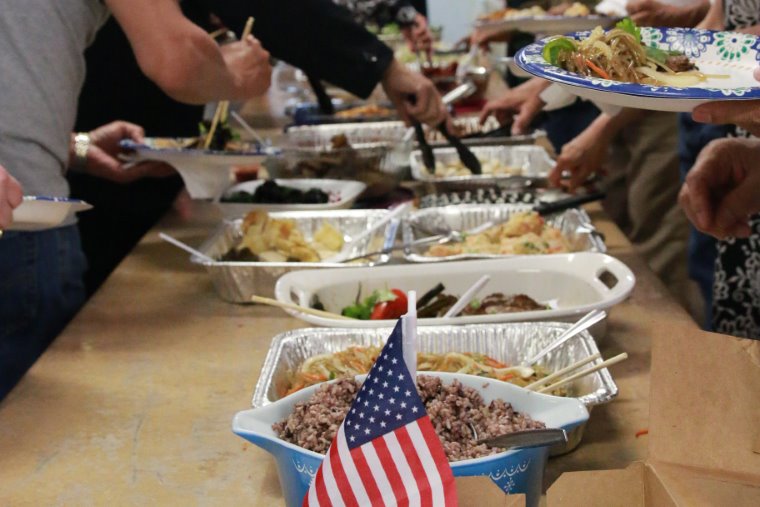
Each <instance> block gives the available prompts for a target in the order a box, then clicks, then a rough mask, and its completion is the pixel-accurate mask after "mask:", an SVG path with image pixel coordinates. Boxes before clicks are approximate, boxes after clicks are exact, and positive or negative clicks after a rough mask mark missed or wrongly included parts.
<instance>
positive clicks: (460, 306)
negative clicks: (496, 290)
mask: <svg viewBox="0 0 760 507" xmlns="http://www.w3.org/2000/svg"><path fill="white" fill-rule="evenodd" d="M489 280H491V275H483V276H481V277H480V280H478V281H477V282H475V283H474V284H473V285H472V287H470V288H469V289H467V290H466V291H465V293H464V294H462V297H460V298H459V300H458V301H457V302H456V303H454V306H452V307H451V308H449V311H448V312H446V313H444V314H443V318H444V319H446V318H449V317H456V316H457V314H458V313H459V312H461V311H462V310H464V307H465V306H467V305H468V304H470V301H472V298H474V297H475V295H476V294H477V293H478V292H479V291H480V289H482V288H483V287H484V286H485V284H487V283H488V281H489Z"/></svg>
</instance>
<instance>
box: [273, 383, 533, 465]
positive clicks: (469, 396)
mask: <svg viewBox="0 0 760 507" xmlns="http://www.w3.org/2000/svg"><path fill="white" fill-rule="evenodd" d="M359 387H361V385H360V384H359V383H358V382H356V381H355V380H352V379H342V380H338V381H337V382H333V383H325V384H322V385H321V386H320V387H319V389H317V390H316V392H315V393H314V395H313V396H312V397H311V398H309V399H308V400H307V401H305V402H301V403H297V404H296V406H295V408H294V410H293V413H292V414H290V415H289V416H288V418H287V419H285V420H283V421H280V422H278V423H275V424H273V425H272V429H274V431H275V433H277V435H278V436H279V437H280V438H282V439H283V440H285V441H287V442H291V443H293V444H296V445H298V446H300V447H303V448H304V449H309V450H311V451H315V452H318V453H321V454H324V453H326V452H327V449H329V447H330V443H331V442H332V440H333V438H335V435H336V434H337V432H338V428H339V427H340V424H341V423H342V422H343V419H344V418H345V417H346V414H347V413H348V409H349V408H350V407H351V403H352V401H353V399H354V397H355V396H356V393H357V392H358V391H359ZM417 391H418V392H419V394H420V397H421V398H422V401H423V403H424V404H425V408H426V410H427V413H428V415H429V416H430V420H431V422H432V423H433V427H434V428H435V431H436V433H437V434H438V438H440V440H441V443H442V444H443V448H444V450H445V451H446V456H447V457H448V458H449V461H460V460H463V459H470V458H479V457H482V456H488V455H491V454H497V453H499V452H501V451H502V450H501V449H500V448H496V447H487V446H486V445H485V444H477V443H476V441H475V439H474V438H473V433H472V429H471V428H470V425H472V426H473V427H474V428H475V430H476V431H477V435H478V439H483V438H489V437H494V436H497V435H503V434H506V433H511V432H514V431H523V430H529V429H540V428H545V427H546V425H545V424H544V423H542V422H540V421H534V420H533V419H531V418H530V416H528V415H526V414H521V413H518V412H515V411H514V410H513V409H512V405H511V404H510V403H507V402H505V401H504V400H494V401H492V402H491V403H489V404H488V405H485V403H484V402H483V397H482V396H481V395H480V393H478V392H477V391H476V390H475V389H472V388H470V387H465V386H463V385H462V384H461V383H460V382H459V381H458V380H454V382H453V383H452V384H451V385H446V386H444V385H443V384H442V382H441V379H440V378H439V377H432V376H427V375H420V376H418V377H417Z"/></svg>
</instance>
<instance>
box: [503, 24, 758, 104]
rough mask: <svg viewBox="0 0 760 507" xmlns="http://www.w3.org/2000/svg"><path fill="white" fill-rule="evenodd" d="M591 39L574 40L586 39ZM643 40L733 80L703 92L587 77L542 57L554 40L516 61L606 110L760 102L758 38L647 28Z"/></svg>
mask: <svg viewBox="0 0 760 507" xmlns="http://www.w3.org/2000/svg"><path fill="white" fill-rule="evenodd" d="M589 33H590V32H577V33H574V34H570V35H569V36H570V37H574V38H575V39H583V38H585V37H588V35H589ZM641 38H642V42H643V43H644V44H645V45H647V46H651V47H656V48H659V49H664V50H676V51H681V52H683V53H684V54H685V55H686V56H688V57H689V58H691V59H692V60H693V61H694V63H695V64H696V65H697V67H698V68H699V70H700V71H701V72H703V73H705V74H710V75H725V76H728V77H727V78H717V77H716V78H708V79H707V80H706V81H704V82H702V83H700V84H698V85H697V86H693V87H689V88H676V87H671V86H652V85H644V84H637V83H623V82H620V81H611V80H608V79H602V78H595V77H586V76H581V75H580V74H576V73H574V72H568V71H566V70H564V69H561V68H559V67H557V66H554V65H552V64H550V63H548V62H546V61H545V60H544V58H543V56H542V54H541V53H542V51H543V48H544V45H545V44H546V42H547V41H548V40H550V39H544V40H541V41H538V42H536V43H534V44H531V45H529V46H526V47H525V48H523V49H522V50H520V51H519V52H518V54H517V56H516V57H515V60H516V62H517V65H518V66H519V67H520V68H521V69H523V70H525V71H526V72H528V73H530V74H533V75H534V76H538V77H541V78H544V79H548V80H550V81H554V82H556V83H558V84H560V85H561V86H563V87H565V88H567V90H568V91H569V92H571V93H573V94H575V95H578V96H580V97H582V98H585V99H588V100H592V101H594V102H597V103H600V104H612V105H615V106H621V107H633V108H638V109H652V110H656V111H677V112H689V111H691V110H692V109H694V108H695V107H696V106H697V105H699V104H702V103H705V102H710V101H715V100H751V99H760V82H757V81H756V80H755V79H754V77H753V76H752V72H753V70H754V69H755V67H757V66H758V61H759V60H760V40H758V37H756V36H754V35H749V34H742V33H736V32H714V31H711V30H699V29H692V28H641Z"/></svg>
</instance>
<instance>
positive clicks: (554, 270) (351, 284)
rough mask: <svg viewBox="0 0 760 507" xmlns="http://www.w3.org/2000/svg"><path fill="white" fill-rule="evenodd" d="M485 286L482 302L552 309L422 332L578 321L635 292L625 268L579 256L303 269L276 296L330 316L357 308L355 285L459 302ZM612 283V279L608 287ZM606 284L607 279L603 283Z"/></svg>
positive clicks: (365, 324)
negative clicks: (496, 299) (500, 299)
mask: <svg viewBox="0 0 760 507" xmlns="http://www.w3.org/2000/svg"><path fill="white" fill-rule="evenodd" d="M484 274H489V275H491V280H490V282H489V283H488V284H487V285H486V286H485V287H484V288H483V289H482V290H481V291H480V292H479V294H478V295H477V297H479V298H482V297H484V296H486V295H488V294H492V293H494V292H502V293H504V294H526V295H528V296H530V297H532V298H533V299H535V300H536V301H539V302H542V303H550V304H551V305H552V309H550V310H540V311H531V312H516V313H500V314H490V315H474V316H467V317H456V318H447V319H442V318H434V319H432V318H431V319H418V324H419V325H421V326H433V325H452V324H476V323H495V322H523V321H533V320H543V321H557V320H560V321H561V320H576V318H577V317H578V316H579V315H582V314H584V313H587V312H589V311H591V310H593V309H596V308H598V309H607V308H610V307H611V306H614V305H616V304H618V303H620V302H621V301H623V300H624V299H625V298H626V297H628V295H629V294H630V293H631V291H632V290H633V287H634V285H635V283H636V278H635V276H634V275H633V272H631V270H630V269H629V268H628V267H627V266H626V265H625V264H623V263H622V262H620V261H619V260H617V259H615V258H614V257H610V256H609V255H605V254H601V253H576V254H565V255H552V256H540V257H529V256H525V257H512V258H506V259H489V260H480V261H478V262H472V261H459V262H445V263H431V264H416V265H387V266H375V267H372V268H371V269H369V268H346V269H341V270H336V271H331V272H330V276H329V277H326V276H325V272H324V271H323V270H304V271H295V272H292V273H288V274H286V275H284V276H283V277H282V278H280V279H279V281H278V282H277V285H276V287H275V297H276V298H277V300H279V301H282V302H285V303H293V304H298V305H301V306H309V305H310V303H311V301H312V298H313V297H314V296H317V297H319V300H320V301H321V302H322V304H323V305H324V307H325V309H326V310H327V311H329V312H332V313H340V312H341V310H342V309H343V308H344V307H346V306H348V305H350V304H353V303H354V302H355V299H356V295H357V292H358V291H359V284H361V295H360V298H362V299H363V298H364V297H366V296H368V295H369V294H371V293H372V291H373V290H375V289H400V290H402V291H404V292H406V291H409V290H416V291H417V296H418V297H420V296H422V294H424V293H425V292H427V291H428V290H429V289H431V288H433V287H434V286H435V285H437V284H438V283H443V284H444V286H445V287H446V289H445V291H444V292H445V293H447V294H452V295H455V296H460V295H461V294H462V293H464V291H465V290H467V289H468V288H469V287H470V286H471V285H472V284H473V283H475V281H477V280H478V279H479V278H480V277H481V276H482V275H484ZM608 279H609V280H608ZM603 280H608V282H607V283H605V281H603ZM286 311H287V312H288V313H290V314H291V315H293V316H294V317H296V318H299V319H301V320H304V321H306V322H309V323H311V324H315V325H318V326H327V327H356V328H359V327H362V328H374V327H383V326H385V327H387V326H391V325H392V324H393V322H392V321H387V320H374V321H370V320H367V321H363V320H344V319H330V318H324V317H317V316H315V315H309V314H305V313H301V312H297V311H293V310H286Z"/></svg>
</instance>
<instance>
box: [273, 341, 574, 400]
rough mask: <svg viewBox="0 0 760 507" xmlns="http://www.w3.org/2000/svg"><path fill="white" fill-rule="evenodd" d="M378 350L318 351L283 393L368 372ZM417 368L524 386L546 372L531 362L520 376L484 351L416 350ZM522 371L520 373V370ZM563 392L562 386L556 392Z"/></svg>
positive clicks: (545, 374)
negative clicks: (527, 373) (526, 373)
mask: <svg viewBox="0 0 760 507" xmlns="http://www.w3.org/2000/svg"><path fill="white" fill-rule="evenodd" d="M379 354H380V347H371V346H370V347H349V348H347V349H345V350H341V351H340V352H335V353H332V354H320V355H317V356H313V357H311V358H309V359H307V360H306V361H305V362H304V363H303V364H302V365H301V366H300V367H299V368H298V370H297V371H295V372H294V373H293V374H292V378H291V382H290V386H289V388H288V390H287V392H286V394H291V393H294V392H296V391H300V390H301V389H303V388H305V387H308V386H310V385H314V384H318V383H320V382H325V381H327V380H333V379H337V378H345V377H353V376H355V375H362V374H364V373H368V372H369V369H370V368H371V367H372V364H373V363H374V362H375V360H376V359H377V356H378V355H379ZM417 369H418V370H419V371H439V372H450V373H467V374H470V375H479V376H481V377H488V378H493V379H497V380H503V381H506V382H511V383H513V384H517V385H519V386H523V387H524V386H526V385H528V384H530V383H532V382H534V381H536V380H538V379H540V378H543V377H546V376H547V375H548V374H549V373H548V372H547V371H546V370H545V369H543V368H541V367H540V366H533V370H534V372H533V375H530V376H528V377H523V376H521V373H522V372H523V370H524V368H521V367H514V366H509V365H507V364H504V363H502V362H501V361H497V360H496V359H494V358H492V357H489V356H486V355H484V354H477V353H471V352H464V353H460V352H448V353H445V354H432V353H422V352H420V353H419V354H417ZM523 374H524V373H523ZM553 394H558V395H561V396H565V395H566V394H567V393H566V391H565V390H564V388H560V389H558V391H557V392H556V393H553Z"/></svg>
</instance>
